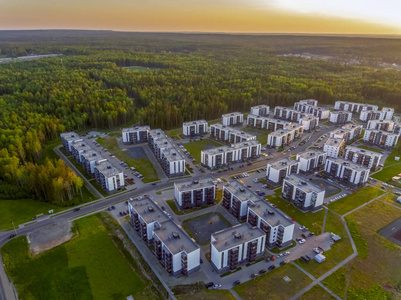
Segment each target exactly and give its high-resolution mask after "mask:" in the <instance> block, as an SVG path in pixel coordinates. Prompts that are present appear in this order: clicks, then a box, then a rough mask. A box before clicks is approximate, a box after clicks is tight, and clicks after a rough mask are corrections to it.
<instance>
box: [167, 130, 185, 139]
mask: <svg viewBox="0 0 401 300" xmlns="http://www.w3.org/2000/svg"><path fill="white" fill-rule="evenodd" d="M166 134H167V136H169V137H171V138H172V137H174V138H175V139H176V140H180V139H181V136H182V127H180V128H176V129H172V130H169V131H166Z"/></svg>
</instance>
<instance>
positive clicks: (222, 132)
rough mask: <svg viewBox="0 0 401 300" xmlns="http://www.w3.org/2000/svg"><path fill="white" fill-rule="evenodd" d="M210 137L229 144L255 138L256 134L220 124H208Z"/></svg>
mask: <svg viewBox="0 0 401 300" xmlns="http://www.w3.org/2000/svg"><path fill="white" fill-rule="evenodd" d="M210 137H211V138H214V139H217V140H220V141H222V142H227V143H231V144H235V143H241V142H246V141H251V140H256V136H255V135H252V134H249V133H246V132H244V131H241V130H238V129H235V128H233V127H229V126H226V125H222V124H219V123H217V124H213V125H211V126H210Z"/></svg>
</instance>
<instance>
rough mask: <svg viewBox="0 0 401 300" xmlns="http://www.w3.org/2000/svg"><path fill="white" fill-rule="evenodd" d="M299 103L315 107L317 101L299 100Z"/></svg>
mask: <svg viewBox="0 0 401 300" xmlns="http://www.w3.org/2000/svg"><path fill="white" fill-rule="evenodd" d="M299 102H300V103H304V104H308V105H312V106H317V103H318V101H317V100H315V99H305V100H300V101H299Z"/></svg>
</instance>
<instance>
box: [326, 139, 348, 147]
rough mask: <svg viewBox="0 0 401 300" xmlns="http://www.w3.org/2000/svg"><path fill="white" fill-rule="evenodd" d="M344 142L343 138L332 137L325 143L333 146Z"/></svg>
mask: <svg viewBox="0 0 401 300" xmlns="http://www.w3.org/2000/svg"><path fill="white" fill-rule="evenodd" d="M343 142H344V140H343V139H336V138H333V137H331V138H328V140H327V141H326V143H325V145H327V146H331V147H339V146H340V145H341V143H343Z"/></svg>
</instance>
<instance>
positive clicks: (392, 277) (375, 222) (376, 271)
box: [324, 201, 401, 299]
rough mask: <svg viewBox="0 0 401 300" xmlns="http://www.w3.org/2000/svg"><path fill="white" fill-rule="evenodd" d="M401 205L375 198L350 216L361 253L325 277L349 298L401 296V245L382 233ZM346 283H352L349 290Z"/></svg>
mask: <svg viewBox="0 0 401 300" xmlns="http://www.w3.org/2000/svg"><path fill="white" fill-rule="evenodd" d="M399 217H401V209H397V208H395V207H393V206H391V205H386V204H383V203H382V202H380V201H374V202H372V203H370V204H368V205H366V206H365V207H363V208H361V209H359V210H357V211H356V212H354V213H352V214H351V215H348V216H347V217H346V221H347V224H348V226H349V228H350V231H351V234H352V237H353V239H354V241H355V244H356V246H357V249H358V257H356V258H354V259H353V260H352V261H351V262H349V263H348V264H346V265H345V266H344V267H343V268H341V269H339V270H337V271H336V272H335V273H333V274H332V275H330V276H329V277H327V278H326V279H325V280H324V284H325V285H326V286H327V287H328V288H329V289H332V290H333V291H334V292H337V293H338V295H339V296H340V297H341V296H343V295H342V294H341V292H343V293H345V292H346V293H347V299H389V298H391V297H392V298H393V299H400V298H401V297H400V294H399V293H398V292H396V291H395V287H396V286H397V285H399V284H400V283H401V272H400V265H401V248H400V247H398V246H396V245H395V244H393V243H391V242H390V241H388V240H387V239H386V238H384V237H382V236H381V235H379V234H378V231H379V230H380V229H382V228H383V227H385V226H387V225H388V224H389V223H391V222H393V221H394V220H396V219H397V218H399ZM342 286H344V287H346V286H348V289H347V291H345V290H346V289H345V288H343V287H342Z"/></svg>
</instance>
